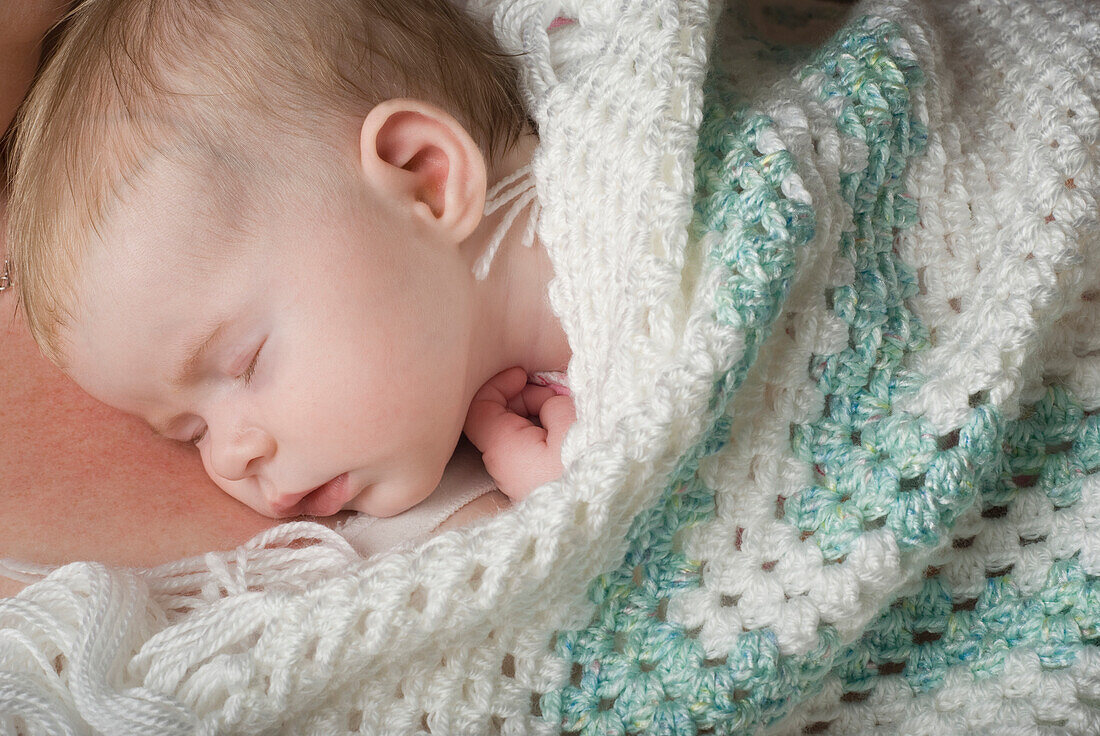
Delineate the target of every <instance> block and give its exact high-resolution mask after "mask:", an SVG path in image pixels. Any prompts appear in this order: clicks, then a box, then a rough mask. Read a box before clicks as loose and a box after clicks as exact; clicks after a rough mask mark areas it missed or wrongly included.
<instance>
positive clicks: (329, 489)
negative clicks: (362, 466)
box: [279, 473, 348, 516]
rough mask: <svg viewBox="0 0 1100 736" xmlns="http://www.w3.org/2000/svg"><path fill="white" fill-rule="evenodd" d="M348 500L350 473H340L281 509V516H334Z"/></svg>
mask: <svg viewBox="0 0 1100 736" xmlns="http://www.w3.org/2000/svg"><path fill="white" fill-rule="evenodd" d="M347 502H348V474H347V473H344V474H343V475H339V476H337V477H335V478H333V479H332V480H330V481H329V482H327V483H325V484H323V485H320V486H317V487H316V488H314V489H313V490H312V491H309V492H308V493H306V495H304V496H302V497H301V498H300V499H299V500H298V502H297V503H295V504H293V505H292V506H289V507H287V508H286V509H282V510H280V511H279V516H332V515H333V514H335V513H336V512H337V511H339V510H340V509H342V508H344V504H346V503H347Z"/></svg>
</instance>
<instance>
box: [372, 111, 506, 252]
mask: <svg viewBox="0 0 1100 736" xmlns="http://www.w3.org/2000/svg"><path fill="white" fill-rule="evenodd" d="M359 153H360V163H361V166H362V171H363V175H364V177H365V180H366V181H367V182H368V183H369V184H370V185H371V186H372V187H373V188H374V189H375V191H377V192H379V193H380V194H382V195H383V196H385V197H396V198H397V199H398V200H399V202H398V203H399V204H400V205H408V206H409V207H410V208H411V209H412V214H413V216H414V217H416V218H417V219H419V220H421V221H422V222H423V223H424V224H425V225H426V226H427V227H428V228H429V229H431V230H433V231H436V232H438V233H439V234H440V235H446V236H448V238H449V239H450V238H453V239H454V240H455V242H462V241H463V240H465V239H466V238H467V237H469V236H470V235H471V234H472V233H473V232H474V230H475V229H476V228H477V226H478V223H480V222H481V217H482V215H483V213H484V210H485V184H486V176H487V174H486V170H485V158H484V156H482V154H481V150H480V149H479V148H478V145H477V144H476V143H475V142H474V140H473V138H471V137H470V134H469V133H467V132H466V129H465V128H463V127H462V125H461V124H460V123H459V122H458V121H457V120H455V118H454V117H453V116H451V115H450V114H449V113H447V112H446V111H444V110H442V109H440V108H438V107H436V106H435V105H432V104H429V103H427V102H422V101H420V100H411V99H392V100H386V101H385V102H382V103H379V104H378V105H376V106H375V107H374V108H373V109H372V110H371V111H370V112H369V113H368V114H367V117H366V118H365V119H364V120H363V127H362V130H361V132H360V140H359Z"/></svg>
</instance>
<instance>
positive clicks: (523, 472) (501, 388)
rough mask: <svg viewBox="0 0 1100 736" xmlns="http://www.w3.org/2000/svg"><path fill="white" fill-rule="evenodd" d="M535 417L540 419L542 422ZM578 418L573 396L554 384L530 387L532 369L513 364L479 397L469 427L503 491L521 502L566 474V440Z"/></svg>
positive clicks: (468, 418)
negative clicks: (563, 455) (561, 393)
mask: <svg viewBox="0 0 1100 736" xmlns="http://www.w3.org/2000/svg"><path fill="white" fill-rule="evenodd" d="M529 417H538V422H539V423H538V424H535V423H534V422H533V421H531V419H530V418H529ZM576 420H577V412H576V410H575V409H574V407H573V400H572V399H571V398H569V397H568V396H559V395H557V394H555V392H554V390H553V389H552V388H550V387H549V386H535V385H528V383H527V372H526V371H524V370H523V369H522V368H509V369H508V370H506V371H502V372H501V373H498V374H496V375H495V376H493V377H492V378H490V379H489V382H488V383H486V384H485V385H484V386H482V387H481V389H480V390H479V391H478V392H477V394H476V395H475V396H474V400H473V402H472V403H471V404H470V411H469V412H467V414H466V425H465V426H464V427H463V431H464V432H465V433H466V436H467V437H469V438H470V442H473V443H474V446H475V447H477V449H479V450H481V458H482V461H483V462H484V463H485V469H486V470H488V471H489V475H491V476H493V480H495V481H496V482H497V485H498V486H499V487H500V490H501V491H503V492H504V494H505V495H506V496H508V497H509V498H510V499H512V500H513V501H520V500H522V499H524V498H526V497H527V494H528V493H530V492H531V491H532V490H534V489H535V488H538V487H539V486H540V485H542V484H543V483H546V482H549V481H552V480H554V479H556V478H560V477H561V470H562V468H561V442H562V439H563V438H564V437H565V432H566V430H568V429H569V427H570V426H571V425H572V424H573V422H575V421H576ZM540 425H541V426H540Z"/></svg>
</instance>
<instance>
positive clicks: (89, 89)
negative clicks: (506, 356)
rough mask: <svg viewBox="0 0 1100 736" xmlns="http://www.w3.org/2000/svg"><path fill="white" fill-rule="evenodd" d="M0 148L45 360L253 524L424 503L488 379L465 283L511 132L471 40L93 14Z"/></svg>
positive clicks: (444, 30) (391, 6)
mask: <svg viewBox="0 0 1100 736" xmlns="http://www.w3.org/2000/svg"><path fill="white" fill-rule="evenodd" d="M18 126H19V127H18V129H17V138H16V142H15V147H14V149H13V152H14V157H13V168H14V171H15V174H14V179H13V183H12V190H11V193H12V200H11V222H10V230H11V233H10V234H11V243H12V257H13V261H14V263H15V264H16V268H17V278H18V283H19V288H20V295H21V303H22V305H23V309H24V312H25V315H26V317H27V320H28V323H29V325H30V327H31V331H32V333H33V334H34V336H35V338H36V339H37V340H38V342H39V344H40V346H41V347H42V349H43V351H44V352H45V353H46V355H47V356H48V357H50V358H51V359H52V360H54V361H55V362H56V363H58V364H59V365H61V366H62V367H63V368H64V369H65V370H66V371H67V372H68V373H69V374H70V375H72V376H73V377H74V378H75V379H76V380H77V382H78V383H80V384H81V385H82V386H83V387H84V388H85V389H87V390H88V391H89V392H90V393H91V394H93V395H94V396H96V397H98V398H100V399H101V400H103V401H105V402H106V403H108V404H111V405H113V406H116V407H119V408H121V409H123V410H125V411H128V412H130V413H133V414H136V415H138V416H141V417H143V418H145V419H146V420H148V421H149V423H150V424H152V425H153V426H154V427H155V428H156V429H157V430H158V431H159V432H160V433H161V434H164V435H165V436H167V437H170V438H173V439H176V440H180V441H182V442H194V443H195V444H197V446H198V447H199V450H200V453H201V456H202V460H203V464H204V465H205V467H206V469H207V472H208V473H209V474H210V475H211V477H212V478H213V479H214V480H215V482H217V483H218V485H220V486H221V487H222V488H223V489H224V490H225V491H227V492H228V493H230V494H231V495H233V496H235V497H237V498H238V499H240V500H242V501H244V502H245V503H247V504H248V505H250V506H252V507H253V508H256V509H257V510H259V511H261V512H262V513H267V514H269V515H273V516H290V515H297V514H303V513H305V514H317V515H325V514H330V513H334V512H335V511H337V510H339V509H341V508H346V507H353V508H357V509H359V510H363V511H367V512H369V513H373V514H376V515H389V514H393V513H397V512H399V511H402V510H404V509H406V508H408V507H410V506H412V505H414V504H416V503H418V502H419V501H421V500H422V499H423V498H424V497H425V496H426V495H427V494H428V493H430V492H431V490H432V489H433V488H434V487H435V485H436V483H437V482H438V480H439V477H440V474H441V473H442V469H443V467H444V465H445V464H446V461H447V459H448V458H449V456H450V454H451V452H452V450H453V449H454V445H455V442H456V441H457V439H458V437H459V435H460V433H461V428H462V422H463V419H464V417H465V412H466V408H467V406H468V403H469V399H470V397H471V396H472V394H473V392H474V391H476V389H477V388H478V385H479V384H480V382H482V381H483V380H485V378H487V376H483V375H481V374H483V373H485V372H487V371H489V370H491V368H489V367H487V366H483V365H475V364H472V363H471V355H474V354H476V349H477V346H476V341H475V339H474V337H475V335H474V333H475V332H477V330H478V329H479V328H480V325H475V324H473V320H475V319H476V317H477V315H478V314H479V313H480V312H479V309H480V308H481V306H482V305H478V304H476V303H475V302H476V300H477V298H478V297H477V295H476V289H474V288H472V283H473V281H472V280H473V276H472V275H471V266H472V264H473V263H474V262H475V261H476V260H477V257H478V255H479V253H477V252H476V251H477V249H478V248H479V247H480V246H481V245H482V244H483V243H484V241H485V239H486V238H485V237H484V235H485V228H486V225H485V223H483V221H482V214H483V209H484V201H485V189H486V183H487V181H488V180H490V178H491V177H493V176H495V175H496V174H498V173H501V172H502V171H504V170H506V169H507V168H508V167H509V166H510V164H511V163H514V162H515V161H516V160H517V158H516V156H517V153H516V150H517V149H516V148H515V144H516V142H517V141H519V140H520V139H521V138H522V137H523V134H524V128H525V118H524V114H523V112H522V107H521V104H520V100H519V97H518V91H517V81H516V74H515V71H514V69H513V68H512V66H511V63H510V60H509V59H508V58H507V57H506V56H505V55H503V54H501V53H500V51H499V50H498V49H497V47H496V46H495V44H494V42H493V40H492V38H491V36H490V35H489V33H488V32H487V30H486V29H484V28H481V27H479V26H477V25H476V24H474V23H473V22H471V21H470V20H469V19H467V18H466V17H464V16H463V15H461V14H460V13H459V12H457V11H456V10H454V9H453V8H452V7H450V6H449V5H448V4H447V3H446V0H389V1H388V2H387V1H385V0H324V2H316V1H315V0H293V1H290V2H280V3H271V2H268V1H267V0H187V1H186V2H183V1H180V2H168V1H166V0H87V2H85V3H83V4H82V5H80V6H79V7H78V8H77V10H76V11H75V12H74V14H73V16H72V18H71V19H70V20H69V22H68V25H67V27H66V30H65V32H64V34H63V35H62V37H61V38H60V40H59V42H58V44H57V46H56V48H55V50H54V52H53V56H52V58H51V60H50V61H49V62H48V64H47V65H46V66H45V68H44V70H43V72H42V74H41V76H40V78H39V81H38V82H37V84H36V87H35V89H34V91H33V92H32V95H31V97H30V98H29V99H28V101H27V103H26V106H25V109H24V111H23V113H22V117H21V119H20V122H19V123H18ZM475 362H476V361H475ZM353 499H354V503H353Z"/></svg>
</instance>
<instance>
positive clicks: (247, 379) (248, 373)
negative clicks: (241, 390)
mask: <svg viewBox="0 0 1100 736" xmlns="http://www.w3.org/2000/svg"><path fill="white" fill-rule="evenodd" d="M266 342H267V341H266V340H265V341H264V342H262V343H260V347H258V348H256V352H255V353H253V354H252V360H251V361H250V362H249V364H248V367H247V368H245V369H244V371H242V372H241V374H240V376H239V378H241V379H242V380H243V381H244V385H245V386H247V385H248V384H250V383H252V376H253V375H254V374H255V373H256V363H257V362H258V361H259V360H260V351H261V350H263V349H264V344H265V343H266Z"/></svg>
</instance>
